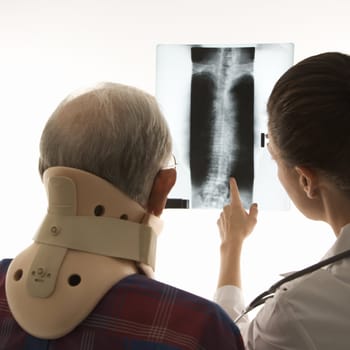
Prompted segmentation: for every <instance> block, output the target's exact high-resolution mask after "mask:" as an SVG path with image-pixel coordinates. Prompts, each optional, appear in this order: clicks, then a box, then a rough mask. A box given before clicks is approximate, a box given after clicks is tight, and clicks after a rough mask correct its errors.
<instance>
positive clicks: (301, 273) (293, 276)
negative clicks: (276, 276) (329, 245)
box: [234, 249, 350, 322]
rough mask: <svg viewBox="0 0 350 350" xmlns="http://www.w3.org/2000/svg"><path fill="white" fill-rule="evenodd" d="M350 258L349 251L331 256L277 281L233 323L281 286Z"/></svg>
mask: <svg viewBox="0 0 350 350" xmlns="http://www.w3.org/2000/svg"><path fill="white" fill-rule="evenodd" d="M349 257H350V249H349V250H345V251H344V252H342V253H339V254H336V255H333V256H331V257H329V258H327V259H324V260H322V261H320V262H318V263H316V264H313V265H311V266H308V267H306V268H304V269H302V270H299V271H296V272H293V273H291V274H290V275H288V276H287V277H284V278H282V279H281V280H279V281H277V282H276V283H275V284H273V285H272V286H271V287H270V288H269V289H268V290H266V291H265V292H263V293H261V294H259V295H258V296H257V297H256V298H255V299H254V300H253V301H252V302H251V303H250V304H249V305H248V306H247V307H246V308H245V309H244V310H243V312H242V313H241V314H240V315H239V316H238V317H237V318H236V319H235V320H234V322H238V321H239V320H240V319H241V318H243V317H244V316H245V315H246V314H247V313H248V312H250V311H252V310H253V309H255V308H256V307H257V306H259V305H261V304H264V303H265V302H266V300H268V299H270V298H272V297H273V296H274V294H275V292H276V290H277V289H278V288H279V287H281V285H283V284H285V283H287V282H290V281H293V280H295V279H297V278H299V277H302V276H305V275H307V274H310V273H312V272H314V271H316V270H319V269H320V268H322V267H324V266H327V265H330V264H332V263H334V262H336V261H339V260H342V259H345V258H349Z"/></svg>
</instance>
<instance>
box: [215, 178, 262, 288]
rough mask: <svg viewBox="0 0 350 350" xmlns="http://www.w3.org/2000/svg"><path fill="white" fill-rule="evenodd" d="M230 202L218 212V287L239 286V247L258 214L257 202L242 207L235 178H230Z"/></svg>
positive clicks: (251, 228) (240, 247) (253, 225)
mask: <svg viewBox="0 0 350 350" xmlns="http://www.w3.org/2000/svg"><path fill="white" fill-rule="evenodd" d="M230 190H231V203H230V204H229V205H226V206H225V207H224V209H223V211H222V212H221V214H220V218H219V219H218V221H217V225H218V227H219V231H220V237H221V249H220V257H221V261H220V272H219V280H218V287H222V286H224V285H234V286H237V287H241V268H240V259H241V249H242V244H243V241H244V239H245V238H246V237H247V236H248V235H249V234H250V233H251V232H252V231H253V229H254V227H255V225H256V222H257V216H258V206H257V204H252V205H251V206H250V209H249V212H246V210H245V209H244V208H243V205H242V202H241V199H240V196H239V191H238V187H237V183H236V180H235V179H234V178H231V179H230Z"/></svg>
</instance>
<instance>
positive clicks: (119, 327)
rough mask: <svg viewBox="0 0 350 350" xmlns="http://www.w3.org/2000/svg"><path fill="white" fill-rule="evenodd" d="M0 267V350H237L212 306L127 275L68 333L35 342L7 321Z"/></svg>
mask: <svg viewBox="0 0 350 350" xmlns="http://www.w3.org/2000/svg"><path fill="white" fill-rule="evenodd" d="M10 262H11V260H8V259H6V260H3V261H1V262H0V350H2V349H6V350H20V349H21V350H22V349H25V350H44V349H45V350H59V349H60V350H63V349H64V350H70V349H74V350H95V349H96V350H97V349H98V350H115V349H123V350H124V349H125V350H126V349H128V350H129V349H130V350H138V349H144V350H176V349H177V350H179V349H186V350H194V349H196V350H197V349H198V350H199V349H200V350H205V349H213V350H214V349H215V350H226V349H227V350H228V349H230V350H239V349H243V342H242V338H241V336H240V333H239V330H238V328H237V327H236V326H235V324H234V323H233V322H232V321H231V320H230V318H229V317H228V315H227V314H226V313H225V312H224V311H223V310H222V309H221V308H220V307H219V306H218V305H216V304H215V303H212V302H210V301H208V300H206V299H204V298H200V297H198V296H195V295H193V294H190V293H188V292H185V291H182V290H180V289H177V288H174V287H171V286H169V285H166V284H164V283H160V282H158V281H155V280H152V279H149V278H147V277H145V276H143V275H137V274H135V275H131V276H128V277H126V278H124V279H122V280H121V281H119V282H118V283H116V284H115V285H114V286H113V287H112V288H111V289H110V291H109V292H108V293H107V294H106V295H105V297H104V298H103V299H102V300H101V301H100V302H99V304H98V305H97V306H96V308H95V309H94V311H93V312H92V313H91V314H90V315H89V316H88V317H87V318H86V319H85V320H84V321H83V322H82V323H81V324H79V325H78V326H77V327H76V328H75V329H74V330H73V331H72V332H71V333H69V334H67V335H66V336H64V337H62V338H59V339H56V340H51V341H50V340H42V339H37V338H34V337H32V336H30V335H28V334H27V333H26V332H24V331H23V330H22V329H21V328H20V327H19V326H18V324H17V323H16V321H15V320H14V319H13V317H12V316H11V313H10V311H9V308H8V305H7V301H6V296H5V276H6V271H7V268H8V265H9V264H10Z"/></svg>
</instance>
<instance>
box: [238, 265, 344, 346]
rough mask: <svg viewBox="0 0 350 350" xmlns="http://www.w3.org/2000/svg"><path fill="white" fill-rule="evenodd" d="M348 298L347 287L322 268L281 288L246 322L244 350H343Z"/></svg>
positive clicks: (329, 271)
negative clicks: (250, 320) (247, 325)
mask: <svg viewBox="0 0 350 350" xmlns="http://www.w3.org/2000/svg"><path fill="white" fill-rule="evenodd" d="M349 295H350V285H349V284H347V283H344V281H343V280H341V279H339V278H338V277H337V276H336V275H334V274H333V273H332V272H331V270H326V269H322V270H319V271H316V272H314V273H312V274H310V275H308V276H304V277H302V278H299V279H297V280H294V281H292V282H289V283H286V284H284V285H282V286H281V288H280V289H279V290H278V291H277V293H276V295H275V296H274V297H273V298H272V299H270V300H268V301H267V302H266V304H265V306H264V307H263V308H262V309H261V310H260V312H259V313H258V314H257V316H256V317H255V319H254V320H253V321H252V322H251V323H250V325H249V327H248V330H247V334H246V335H245V336H246V337H245V338H246V344H247V348H248V349H259V350H264V349H266V350H267V349H269V350H275V349H276V350H277V349H305V350H306V349H310V350H311V349H312V350H314V349H315V350H316V349H317V350H325V349H327V350H329V349H332V350H336V349H337V350H343V349H347V346H348V344H349V340H350V335H349V333H348V332H349V325H350V324H349V319H350V307H348V306H347V305H348V304H349V303H348V302H347V300H348V299H349Z"/></svg>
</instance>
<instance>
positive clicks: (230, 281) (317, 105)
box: [216, 52, 350, 350]
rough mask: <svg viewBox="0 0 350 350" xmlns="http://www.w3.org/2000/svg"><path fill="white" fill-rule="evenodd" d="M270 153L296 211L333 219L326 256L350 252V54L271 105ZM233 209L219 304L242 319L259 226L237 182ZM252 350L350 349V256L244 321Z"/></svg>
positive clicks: (277, 92) (287, 287)
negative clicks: (250, 242) (244, 271)
mask: <svg viewBox="0 0 350 350" xmlns="http://www.w3.org/2000/svg"><path fill="white" fill-rule="evenodd" d="M268 116H269V119H268V149H269V151H270V153H271V156H272V158H273V159H274V160H275V161H276V164H277V168H278V177H279V180H280V182H281V184H282V185H283V187H284V188H285V190H286V192H287V193H288V195H289V197H290V198H291V200H292V201H293V203H294V204H295V206H296V207H297V208H298V209H299V210H300V211H301V212H302V213H303V214H304V215H305V216H306V217H308V218H310V219H312V220H323V221H325V222H327V223H328V224H329V225H330V227H331V229H332V230H333V232H334V234H335V236H336V242H335V243H334V245H333V246H332V247H331V248H330V249H329V251H328V252H327V254H326V256H325V258H328V257H330V256H334V255H337V254H338V253H341V252H344V251H346V250H349V249H350V56H348V55H345V54H341V53H336V52H329V53H324V54H319V55H316V56H312V57H309V58H307V59H305V60H303V61H301V62H299V63H298V64H296V65H295V66H293V67H292V68H290V69H289V70H288V71H287V72H286V73H285V74H284V75H283V76H282V77H281V78H280V79H279V80H278V82H277V83H276V85H275V87H274V88H273V91H272V93H271V96H270V98H269V101H268ZM230 186H231V204H230V205H227V206H226V207H225V208H224V209H223V211H222V213H221V215H220V218H219V220H218V226H219V230H220V236H221V241H222V243H221V252H220V253H221V268H220V274H219V281H218V290H217V293H216V301H217V302H218V303H219V304H220V305H221V306H222V307H223V308H224V309H225V310H226V311H227V312H228V313H229V314H230V315H231V317H232V318H233V319H236V318H237V317H238V316H239V314H240V313H241V311H242V310H243V309H244V305H243V299H242V291H241V282H240V255H241V249H242V245H243V241H244V239H245V238H246V237H247V236H248V235H249V234H250V233H251V232H252V230H253V229H254V226H255V224H256V222H257V213H258V209H257V205H256V204H253V205H252V206H251V207H250V209H249V211H248V212H246V211H245V210H244V208H243V207H242V204H241V201H240V198H239V192H238V189H237V185H236V182H235V180H234V179H231V180H230ZM237 323H238V325H239V327H240V329H241V332H242V334H243V337H244V340H245V344H246V347H247V349H258V350H265V349H266V350H276V349H298V350H301V349H303V350H304V349H310V350H311V349H313V350H315V349H317V350H345V349H346V350H348V349H349V348H350V258H342V259H341V260H338V261H337V262H334V263H332V264H329V265H327V266H326V267H323V268H321V269H318V270H316V271H314V272H312V273H309V274H306V275H304V276H302V277H299V278H296V279H294V280H292V281H289V282H286V283H283V284H282V285H281V286H280V287H279V288H277V291H276V293H275V294H274V296H273V297H272V298H269V299H268V300H267V301H266V303H265V305H264V307H263V308H262V309H261V310H260V311H259V312H258V314H257V316H256V317H255V318H254V319H253V320H251V321H249V319H248V316H247V315H245V316H244V317H242V318H241V319H240V320H239V321H237Z"/></svg>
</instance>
